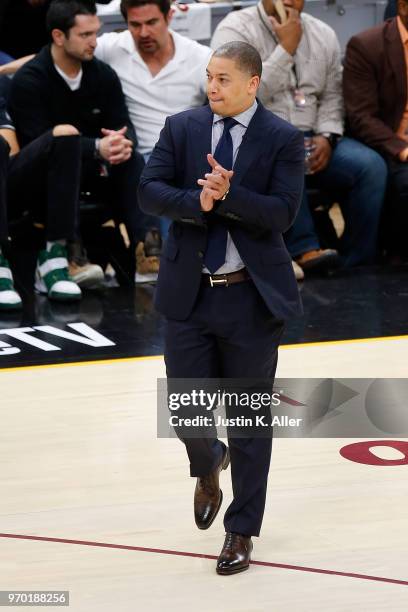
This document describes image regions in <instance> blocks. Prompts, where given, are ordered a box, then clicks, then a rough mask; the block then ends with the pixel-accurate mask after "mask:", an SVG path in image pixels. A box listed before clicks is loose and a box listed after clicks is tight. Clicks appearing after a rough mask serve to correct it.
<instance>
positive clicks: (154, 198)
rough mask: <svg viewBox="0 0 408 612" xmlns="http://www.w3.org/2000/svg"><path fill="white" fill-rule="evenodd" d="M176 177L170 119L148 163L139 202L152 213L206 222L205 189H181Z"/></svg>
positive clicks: (143, 208) (174, 219)
mask: <svg viewBox="0 0 408 612" xmlns="http://www.w3.org/2000/svg"><path fill="white" fill-rule="evenodd" d="M175 180H176V149H175V146H174V140H173V136H172V132H171V124H170V120H169V118H167V119H166V122H165V124H164V127H163V129H162V131H161V133H160V138H159V140H158V142H157V144H156V146H155V148H154V150H153V152H152V154H151V156H150V159H149V161H148V163H147V164H146V166H145V168H144V170H143V173H142V176H141V178H140V184H139V204H140V207H141V209H142V210H143V211H144V212H146V213H149V214H152V215H158V216H164V217H168V218H169V219H172V220H173V221H181V222H184V223H188V224H192V225H199V226H203V225H205V224H206V223H205V221H204V215H203V213H202V212H201V205H200V193H201V189H200V188H197V189H181V188H179V187H175V186H174V185H173V184H172V183H174V182H175Z"/></svg>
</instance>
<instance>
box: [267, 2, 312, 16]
mask: <svg viewBox="0 0 408 612" xmlns="http://www.w3.org/2000/svg"><path fill="white" fill-rule="evenodd" d="M282 2H283V4H284V6H285V8H286V9H290V8H292V9H295V10H296V11H298V12H299V13H301V12H302V11H303V7H304V5H305V0H282ZM263 5H264V8H265V11H266V13H267V15H273V16H274V17H276V18H277V19H278V20H279V15H278V13H277V11H276V9H275V6H274V0H263Z"/></svg>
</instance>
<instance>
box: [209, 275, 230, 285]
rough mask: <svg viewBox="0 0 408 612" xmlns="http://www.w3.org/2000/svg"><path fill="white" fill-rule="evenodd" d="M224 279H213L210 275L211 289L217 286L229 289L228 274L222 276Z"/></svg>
mask: <svg viewBox="0 0 408 612" xmlns="http://www.w3.org/2000/svg"><path fill="white" fill-rule="evenodd" d="M222 276H223V277H224V278H213V277H212V276H211V274H210V285H211V287H216V286H217V285H223V286H224V287H228V278H227V275H226V274H223V275H222Z"/></svg>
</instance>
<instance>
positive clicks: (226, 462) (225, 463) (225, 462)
mask: <svg viewBox="0 0 408 612" xmlns="http://www.w3.org/2000/svg"><path fill="white" fill-rule="evenodd" d="M229 464H230V453H229V449H228V447H227V452H226V453H225V457H224V460H223V464H222V468H221V471H222V470H226V469H227V467H228V466H229ZM223 498H224V496H223V493H222V489H220V502H219V504H218V507H217V510H216V511H215V512H214V516H213V517H212V519H211V521H210V522H209V523H208V524H207V525H204V526H201V527H200V525H197V523H196V525H197V527H198V528H199V529H201V530H202V531H205V530H206V529H209V528H210V527H211V525H212V524H213V522H214V521H215V519H216V518H217V514H218V512H219V510H220V508H221V504H222V500H223Z"/></svg>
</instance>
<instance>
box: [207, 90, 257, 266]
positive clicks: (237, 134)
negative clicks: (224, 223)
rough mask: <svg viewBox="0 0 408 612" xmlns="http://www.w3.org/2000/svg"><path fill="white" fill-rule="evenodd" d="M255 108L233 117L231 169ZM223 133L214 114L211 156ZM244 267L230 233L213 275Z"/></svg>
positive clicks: (254, 105)
mask: <svg viewBox="0 0 408 612" xmlns="http://www.w3.org/2000/svg"><path fill="white" fill-rule="evenodd" d="M257 107H258V103H257V101H256V100H255V101H254V103H253V104H252V106H250V108H248V109H247V110H246V111H244V112H243V113H240V114H239V115H234V119H235V121H238V125H234V127H232V128H231V130H230V134H231V139H232V159H233V166H232V168H234V164H235V161H236V159H237V155H238V151H239V147H240V146H241V142H242V139H243V137H244V134H245V132H246V131H247V127H248V125H249V122H250V121H251V119H252V117H253V116H254V114H255V111H256V109H257ZM223 131H224V122H223V117H221V115H216V114H214V118H213V127H212V142H211V152H212V154H214V152H215V149H216V148H217V144H218V141H219V140H220V138H221V136H222V133H223ZM232 180H234V177H232ZM244 267H245V264H244V262H243V261H242V259H241V257H240V255H239V253H238V250H237V247H236V246H235V244H234V242H233V240H232V238H231V235H230V233H229V232H228V237H227V250H226V254H225V263H224V264H223V265H222V266H221V267H220V268H218V270H217V271H216V272H214V274H228V273H230V272H236V271H237V270H241V269H242V268H244ZM203 272H204V273H205V274H209V270H207V268H206V267H205V266H204V267H203Z"/></svg>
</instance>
